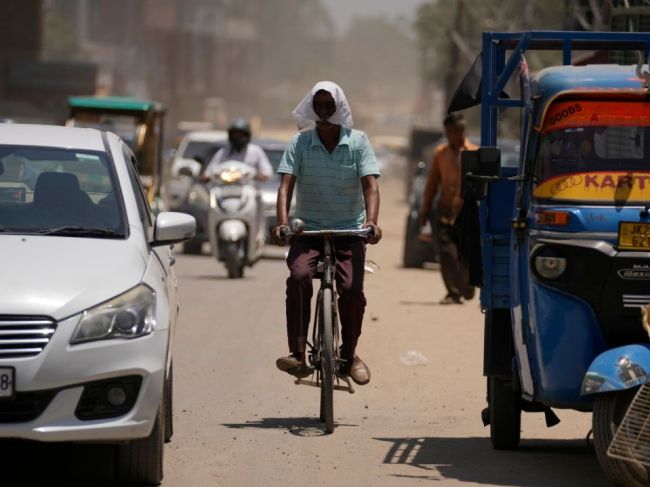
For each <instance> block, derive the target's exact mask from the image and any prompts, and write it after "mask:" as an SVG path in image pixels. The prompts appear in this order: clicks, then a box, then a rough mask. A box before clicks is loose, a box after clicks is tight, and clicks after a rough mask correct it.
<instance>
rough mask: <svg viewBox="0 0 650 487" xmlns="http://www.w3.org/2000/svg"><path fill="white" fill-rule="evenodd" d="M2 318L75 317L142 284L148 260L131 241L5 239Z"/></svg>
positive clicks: (1, 241) (0, 254) (1, 242)
mask: <svg viewBox="0 0 650 487" xmlns="http://www.w3.org/2000/svg"><path fill="white" fill-rule="evenodd" d="M0 249H2V250H1V251H0V269H2V272H0V289H1V290H2V292H0V315H2V314H12V315H46V316H50V317H52V318H54V319H56V320H60V319H62V318H66V317H68V316H72V315H74V314H76V313H79V312H81V311H83V310H85V309H87V308H90V307H92V306H94V305H96V304H99V303H101V302H103V301H106V300H107V299H110V298H112V297H113V296H116V295H118V294H120V293H122V292H124V291H126V290H127V289H129V288H131V287H133V286H135V285H136V284H138V283H139V282H140V280H141V278H142V276H143V274H144V271H145V268H146V261H145V258H144V256H143V255H142V254H141V253H140V252H139V251H138V249H137V247H136V245H135V244H134V243H131V242H130V241H129V240H113V239H97V238H75V237H55V236H30V235H2V236H0Z"/></svg>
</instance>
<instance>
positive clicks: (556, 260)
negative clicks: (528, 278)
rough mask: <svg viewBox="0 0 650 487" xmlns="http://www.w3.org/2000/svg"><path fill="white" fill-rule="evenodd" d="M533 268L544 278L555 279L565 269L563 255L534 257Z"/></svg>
mask: <svg viewBox="0 0 650 487" xmlns="http://www.w3.org/2000/svg"><path fill="white" fill-rule="evenodd" d="M535 270H536V271H537V273H538V274H539V275H540V276H542V277H543V278H545V279H557V278H558V277H560V276H561V275H562V274H564V271H565V270H566V259H565V258H564V257H557V256H546V255H539V256H537V257H535Z"/></svg>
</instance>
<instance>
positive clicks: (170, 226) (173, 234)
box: [151, 211, 196, 247]
mask: <svg viewBox="0 0 650 487" xmlns="http://www.w3.org/2000/svg"><path fill="white" fill-rule="evenodd" d="M195 234H196V220H195V219H194V217H193V216H191V215H188V214H186V213H177V212H173V211H163V212H161V213H159V214H158V216H157V217H156V221H155V226H154V240H153V242H151V246H152V247H159V246H161V245H171V244H175V243H180V242H184V241H185V240H189V239H191V238H192V237H194V235H195Z"/></svg>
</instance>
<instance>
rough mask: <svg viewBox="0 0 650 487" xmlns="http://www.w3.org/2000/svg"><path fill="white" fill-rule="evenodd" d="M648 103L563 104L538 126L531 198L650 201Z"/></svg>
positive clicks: (609, 202) (613, 202) (586, 101)
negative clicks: (532, 195) (538, 132)
mask: <svg viewBox="0 0 650 487" xmlns="http://www.w3.org/2000/svg"><path fill="white" fill-rule="evenodd" d="M648 161H650V103H645V102H642V101H613V100H607V101H599V100H584V101H581V100H578V101H562V102H558V103H555V104H553V105H551V107H549V109H548V111H547V113H546V116H545V117H544V122H543V124H542V127H541V134H540V138H539V143H538V147H537V157H536V161H535V169H534V183H535V189H534V196H535V197H536V198H537V199H550V200H554V201H590V202H595V203H601V204H620V203H621V202H622V201H624V202H639V201H647V200H648V199H650V163H649V162H648Z"/></svg>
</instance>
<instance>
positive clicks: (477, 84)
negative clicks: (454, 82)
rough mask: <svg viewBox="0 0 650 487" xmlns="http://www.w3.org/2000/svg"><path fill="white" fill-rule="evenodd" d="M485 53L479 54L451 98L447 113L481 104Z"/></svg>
mask: <svg viewBox="0 0 650 487" xmlns="http://www.w3.org/2000/svg"><path fill="white" fill-rule="evenodd" d="M482 59H483V53H482V52H481V53H479V55H478V56H476V59H475V60H474V62H473V63H472V66H471V67H470V68H469V71H468V72H467V74H466V75H465V77H464V78H463V81H461V82H460V84H459V85H458V88H456V91H455V92H454V96H453V97H452V98H451V103H450V104H449V109H448V110H447V113H451V112H457V111H459V110H464V109H466V108H470V107H473V106H476V105H480V104H481V77H482V71H483V62H482Z"/></svg>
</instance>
